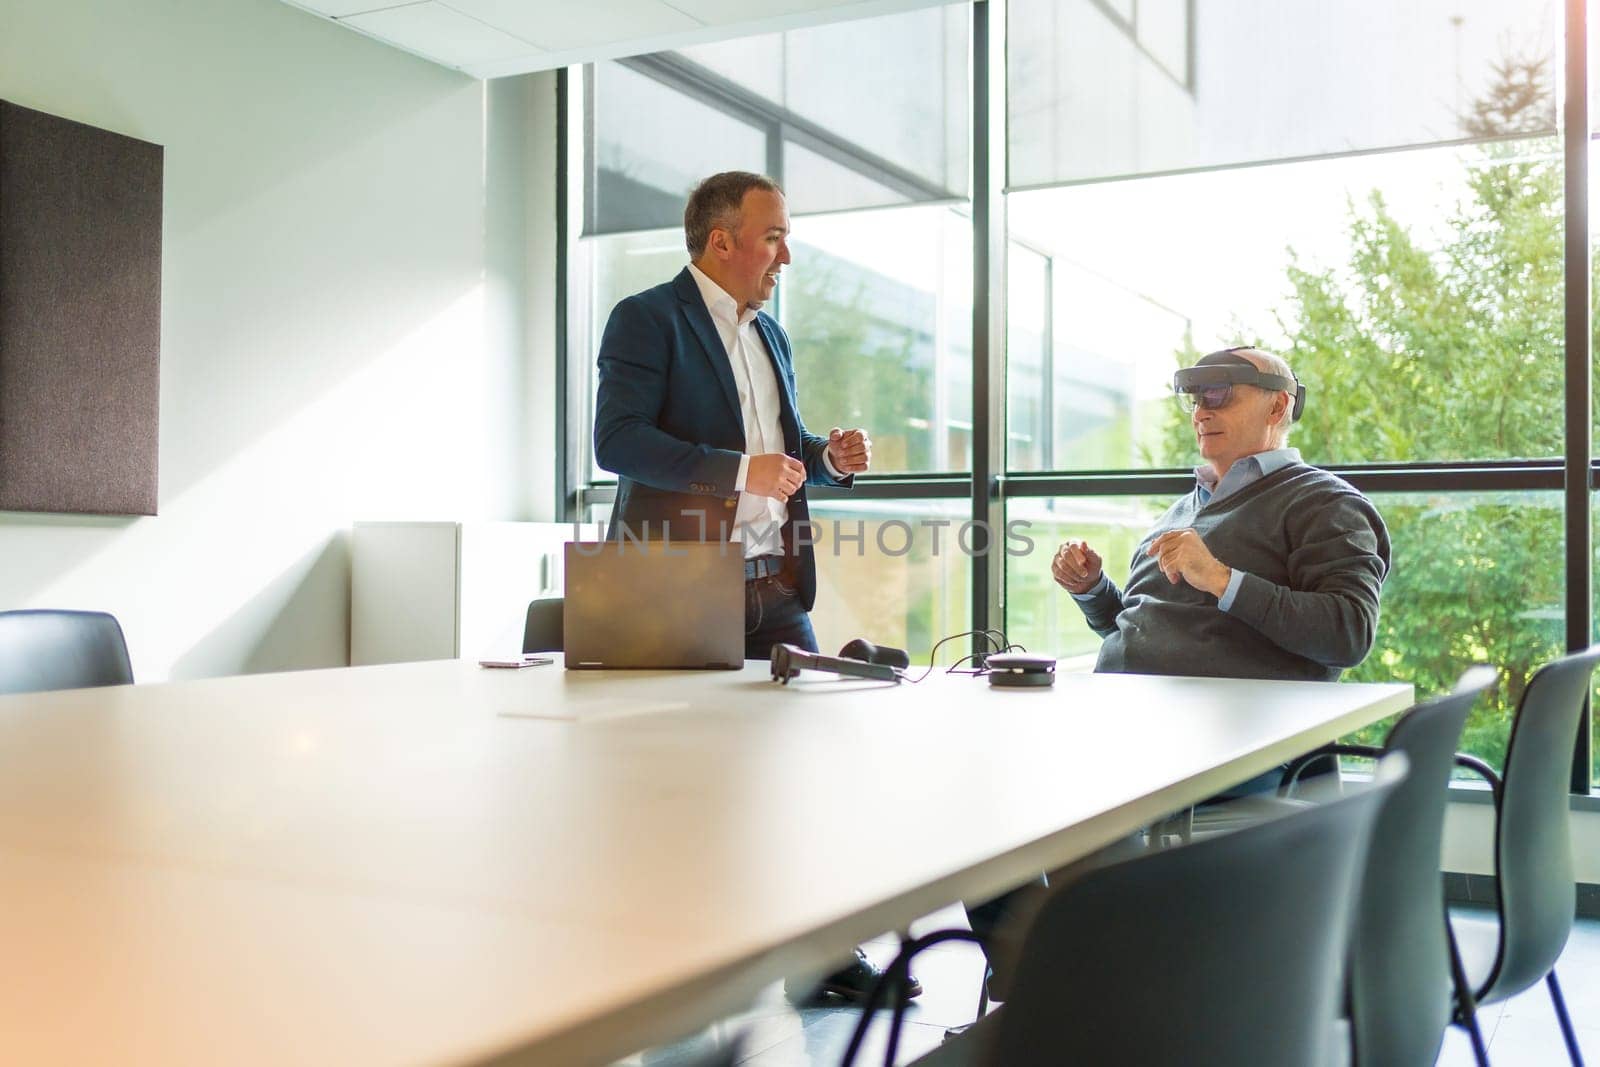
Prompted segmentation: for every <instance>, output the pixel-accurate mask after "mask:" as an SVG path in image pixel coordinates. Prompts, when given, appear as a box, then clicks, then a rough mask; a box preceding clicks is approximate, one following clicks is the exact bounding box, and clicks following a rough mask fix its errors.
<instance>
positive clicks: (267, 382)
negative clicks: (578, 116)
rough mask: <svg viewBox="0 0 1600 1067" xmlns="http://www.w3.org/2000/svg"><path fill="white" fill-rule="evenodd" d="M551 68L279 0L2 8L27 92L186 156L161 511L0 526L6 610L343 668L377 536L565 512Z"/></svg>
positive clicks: (31, 100)
mask: <svg viewBox="0 0 1600 1067" xmlns="http://www.w3.org/2000/svg"><path fill="white" fill-rule="evenodd" d="M553 78H554V76H553V75H533V76H529V77H527V78H524V79H517V80H515V81H513V82H509V83H506V84H504V85H496V86H495V87H494V89H493V91H492V92H491V91H490V90H489V89H488V88H486V86H485V85H484V84H483V83H479V82H475V81H473V80H471V79H469V78H467V77H465V76H463V75H460V74H457V73H453V72H450V71H447V70H445V69H443V68H440V67H436V66H433V65H431V64H429V63H427V62H425V61H423V60H420V59H417V58H415V57H413V56H409V55H406V54H404V53H401V52H399V51H396V50H394V49H392V48H388V47H385V46H383V45H381V44H378V43H376V42H373V41H370V40H367V39H364V38H362V37H359V36H357V35H356V34H352V33H350V32H348V31H347V30H343V29H341V28H339V27H337V26H334V25H331V24H329V23H327V22H324V21H321V20H318V19H316V18H314V17H312V16H310V15H307V14H304V13H302V12H299V11H296V10H294V9H293V8H290V7H288V6H286V5H284V4H281V3H278V2H277V0H52V2H50V3H40V2H38V0H0V97H3V98H5V99H8V100H10V101H12V102H14V103H17V104H21V105H23V106H25V107H32V108H37V109H39V110H43V111H48V112H51V113H53V114H56V115H61V116H64V117H67V118H71V119H76V120H79V121H83V122H87V123H90V124H92V125H96V126H101V127H104V128H106V129H110V130H114V131H117V132H120V133H125V134H129V135H131V136H134V137H139V138H142V139H145V140H148V141H153V142H156V143H158V144H162V145H165V146H166V183H165V225H164V249H163V270H162V358H161V437H160V443H161V457H160V458H161V468H160V506H159V511H160V514H159V515H158V516H157V517H154V518H138V519H104V518H83V517H69V516H30V515H23V514H17V513H0V608H18V607H42V606H59V607H93V608H102V609H105V610H108V611H112V612H114V613H116V614H117V616H118V617H119V618H120V619H121V620H122V623H123V627H124V629H125V630H126V631H127V635H128V643H129V648H130V651H131V653H132V657H133V665H134V670H135V673H136V675H137V677H138V678H139V680H141V681H154V680H159V679H164V678H168V677H172V678H187V677H201V676H210V675H219V674H231V673H239V672H249V671H258V670H275V669H284V668H293V667H309V666H322V665H336V664H342V663H344V662H346V659H347V655H348V620H349V564H348V551H347V545H346V541H347V536H346V533H347V530H348V528H349V526H350V524H351V522H352V521H354V520H355V519H358V518H362V519H389V518H438V519H482V518H495V519H540V518H549V517H550V513H551V509H552V507H553V501H552V500H551V495H552V494H551V493H550V491H549V486H550V478H551V475H550V472H549V471H547V470H540V469H538V468H540V467H548V466H549V465H550V464H549V458H550V456H551V455H552V454H553V453H552V447H553V446H552V444H551V442H553V428H552V425H551V422H552V420H551V417H550V415H549V413H548V412H544V413H541V414H540V415H538V416H537V421H534V420H530V418H529V417H528V414H527V411H526V407H525V403H524V400H525V398H526V396H527V395H528V394H529V393H530V392H532V391H533V387H532V384H531V378H530V375H533V374H547V373H548V371H547V368H548V367H549V365H550V359H551V358H552V357H551V355H550V353H551V352H552V351H553V326H552V324H551V323H550V322H549V321H548V320H549V317H548V316H534V315H532V314H531V313H530V311H529V310H528V309H529V308H530V307H532V306H534V305H530V303H529V301H528V300H527V299H526V294H527V291H528V288H529V286H530V285H531V284H532V281H531V280H532V279H536V278H541V277H545V276H548V275H550V274H551V273H553V270H554V253H553V239H552V232H551V229H550V227H548V226H542V225H541V220H545V219H551V218H553V214H554V209H553V192H552V186H551V184H550V183H551V180H553V168H554V142H553V139H550V138H549V137H548V134H547V130H548V128H549V127H550V124H551V122H552V121H553V114H554V112H553V109H554V88H553V86H554V81H553ZM545 112H549V116H546V115H545V114H544V113H545ZM491 130H492V131H494V133H493V134H490V133H489V132H488V131H491ZM493 137H501V138H505V139H507V141H508V143H509V144H510V146H511V151H510V154H509V156H507V155H506V153H504V152H502V151H501V150H500V146H499V145H495V151H493V152H491V151H488V150H487V149H488V148H489V147H490V143H489V142H490V141H491V139H492V138H493ZM491 158H493V160H494V163H493V165H492V166H491V165H490V160H491ZM546 172H549V173H550V175H551V178H550V179H546V178H545V174H546ZM530 174H531V175H533V176H534V179H533V180H530V179H529V175H530ZM530 235H531V237H532V240H531V241H530V239H529V238H530ZM545 306H548V302H547V303H546V305H545ZM545 380H547V381H548V380H553V378H550V377H546V379H545ZM541 460H542V463H541Z"/></svg>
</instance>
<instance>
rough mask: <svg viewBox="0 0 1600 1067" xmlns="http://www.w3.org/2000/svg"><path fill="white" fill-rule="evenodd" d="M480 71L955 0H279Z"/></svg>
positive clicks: (510, 70)
mask: <svg viewBox="0 0 1600 1067" xmlns="http://www.w3.org/2000/svg"><path fill="white" fill-rule="evenodd" d="M284 2H285V3H288V4H292V5H293V6H295V7H298V8H301V9H303V10H305V11H309V12H311V13H312V14H314V15H318V16H321V17H323V18H326V19H329V20H331V21H334V22H337V23H338V24H339V25H341V26H348V27H349V28H350V29H353V30H355V31H356V32H358V33H364V34H366V35H367V36H369V37H375V38H377V39H378V40H380V41H383V42H384V43H386V44H391V45H394V46H395V47H396V48H401V49H404V50H405V51H407V52H412V53H415V54H416V55H419V56H422V57H423V58H424V59H431V60H433V61H434V62H435V63H440V64H443V65H444V66H447V67H454V68H455V69H457V70H462V71H465V72H467V73H468V74H471V75H473V76H474V77H478V78H498V77H501V76H504V75H507V74H526V73H527V72H529V71H533V70H550V69H552V68H555V67H565V66H568V65H570V64H573V63H587V62H590V61H591V60H596V59H615V58H617V57H619V56H631V55H641V54H643V53H646V52H660V51H665V50H667V49H675V48H685V47H687V46H689V45H696V44H705V43H706V42H708V41H721V40H727V39H729V38H733V37H746V36H750V35H752V34H758V33H776V32H778V31H780V30H792V29H796V28H798V27H801V26H815V25H818V24H820V23H824V22H843V21H845V20H847V19H856V18H866V17H868V16H872V15H887V14H890V13H892V12H896V11H908V10H910V9H912V8H919V7H937V6H940V5H941V4H945V3H951V2H953V0H284Z"/></svg>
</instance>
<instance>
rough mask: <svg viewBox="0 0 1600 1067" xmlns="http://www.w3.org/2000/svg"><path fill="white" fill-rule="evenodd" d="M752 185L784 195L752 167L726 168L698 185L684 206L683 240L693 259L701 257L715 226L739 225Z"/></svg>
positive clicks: (776, 185)
mask: <svg viewBox="0 0 1600 1067" xmlns="http://www.w3.org/2000/svg"><path fill="white" fill-rule="evenodd" d="M752 189H765V190H766V191H767V192H769V193H777V194H778V195H779V196H782V195H783V189H782V187H781V186H779V185H778V183H777V182H775V181H773V180H772V179H771V178H769V177H767V176H766V175H765V174H755V173H753V172H751V171H748V170H725V171H723V172H722V173H721V174H713V175H712V176H711V177H709V178H707V179H706V180H705V181H703V182H701V183H700V184H699V185H697V186H695V187H694V192H692V193H690V194H689V203H688V206H686V207H685V208H684V209H683V243H684V244H686V245H688V246H689V258H690V259H699V258H700V253H702V252H704V251H705V250H706V242H707V241H709V240H711V231H712V230H716V229H723V230H731V229H734V228H736V227H737V226H738V225H739V208H740V207H741V206H743V204H744V195H745V194H746V193H748V192H749V191H750V190H752Z"/></svg>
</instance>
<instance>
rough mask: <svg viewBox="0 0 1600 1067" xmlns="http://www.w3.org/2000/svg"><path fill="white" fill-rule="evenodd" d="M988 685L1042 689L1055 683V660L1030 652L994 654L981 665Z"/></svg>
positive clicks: (1051, 657)
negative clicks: (984, 669) (986, 674)
mask: <svg viewBox="0 0 1600 1067" xmlns="http://www.w3.org/2000/svg"><path fill="white" fill-rule="evenodd" d="M983 665H984V667H985V668H987V670H988V675H989V684H990V685H993V686H999V687H1002V688H1016V689H1026V688H1043V687H1045V686H1048V685H1054V684H1055V681H1056V658H1055V657H1054V656H1036V655H1034V654H1032V653H1030V652H995V653H993V654H991V655H990V656H988V657H987V658H986V659H985V660H984V663H983Z"/></svg>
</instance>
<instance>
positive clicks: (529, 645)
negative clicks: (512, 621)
mask: <svg viewBox="0 0 1600 1067" xmlns="http://www.w3.org/2000/svg"><path fill="white" fill-rule="evenodd" d="M563 603H564V600H563V598H561V597H558V596H547V597H540V598H539V599H538V600H534V601H531V602H530V603H529V604H528V621H527V622H526V623H525V624H524V625H523V627H522V651H524V652H560V651H561V650H562V647H563V640H562V636H561V625H562V624H561V618H562V604H563Z"/></svg>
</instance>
